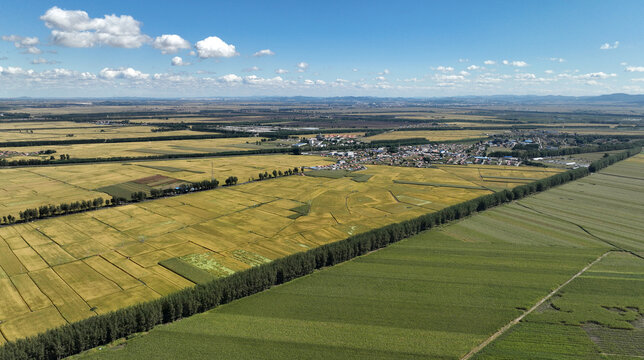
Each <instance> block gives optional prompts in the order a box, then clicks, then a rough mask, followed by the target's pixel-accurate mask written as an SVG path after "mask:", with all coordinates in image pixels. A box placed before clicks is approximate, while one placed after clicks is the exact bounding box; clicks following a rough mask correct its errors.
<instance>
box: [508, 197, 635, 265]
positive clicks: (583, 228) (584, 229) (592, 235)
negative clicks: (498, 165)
mask: <svg viewBox="0 0 644 360" xmlns="http://www.w3.org/2000/svg"><path fill="white" fill-rule="evenodd" d="M516 204H517V205H519V206H521V207H524V208H526V209H528V210H531V211H534V212H536V213H538V214H541V215H543V216H546V217H550V218H552V219H557V220H560V221H563V222H567V223H569V224H573V225H575V226H577V227H578V228H580V229H581V230H583V231H584V232H585V233H586V234H588V235H590V236H591V237H593V238H595V239H597V240H599V241H601V242H604V243H606V244H608V245H610V246H612V247H614V248H615V249H616V250H619V251H625V252H627V253H630V254H631V255H633V256H635V257H638V258H640V259H643V260H644V256H642V255H640V254H638V253H636V252H635V251H633V250H629V249H625V248H623V247H621V246H619V245H617V244H613V243H612V242H611V241H608V240H606V239H603V238H600V237H599V236H597V235H595V234H593V233H591V232H590V231H589V230H587V229H586V228H585V227H583V226H581V225H579V224H577V223H576V222H574V221H570V220H567V219H564V218H558V217H556V216H554V215H550V214H548V213H546V212H544V211H541V210H537V209H535V208H532V207H530V206H528V205H525V204H522V203H520V202H519V201H516Z"/></svg>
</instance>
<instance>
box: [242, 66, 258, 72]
mask: <svg viewBox="0 0 644 360" xmlns="http://www.w3.org/2000/svg"><path fill="white" fill-rule="evenodd" d="M260 70H261V69H260V68H259V66H251V67H249V68H245V69H244V71H245V72H255V71H260Z"/></svg>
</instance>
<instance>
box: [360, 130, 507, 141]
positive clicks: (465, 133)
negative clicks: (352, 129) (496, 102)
mask: <svg viewBox="0 0 644 360" xmlns="http://www.w3.org/2000/svg"><path fill="white" fill-rule="evenodd" d="M499 132H501V130H499ZM492 133H494V131H493V130H442V131H431V130H419V131H405V130H403V131H389V132H386V133H382V134H378V135H374V136H369V137H366V138H364V140H367V141H371V140H399V139H409V138H425V139H427V140H429V141H450V140H462V139H474V138H479V137H485V136H487V135H489V134H492Z"/></svg>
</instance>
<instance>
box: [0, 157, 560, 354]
mask: <svg viewBox="0 0 644 360" xmlns="http://www.w3.org/2000/svg"><path fill="white" fill-rule="evenodd" d="M273 158H278V159H279V160H271V159H273ZM291 159H297V161H296V160H291ZM314 160H315V161H318V162H319V161H321V160H320V159H314V158H309V161H314ZM253 161H254V166H263V167H267V166H268V167H270V166H269V165H266V164H265V162H267V161H277V162H278V163H279V164H280V166H285V165H287V164H286V162H287V161H292V162H291V164H296V163H297V165H302V162H303V161H305V158H303V157H295V156H292V157H288V156H282V157H281V158H280V157H277V156H271V157H269V158H266V159H263V160H260V159H258V157H249V159H247V160H246V168H245V171H248V172H249V175H251V174H250V171H251V170H250V168H251V167H252V166H253V165H251V164H252V163H253ZM240 163H243V162H242V161H240V158H238V157H236V158H232V159H231V161H230V163H228V164H225V165H224V164H219V163H218V165H217V166H218V167H221V168H223V167H226V168H228V167H230V169H227V171H235V170H234V168H236V167H238V166H239V165H237V164H240ZM164 164H166V163H164ZM187 164H189V163H184V165H187ZM261 164H263V165H261ZM203 165H207V163H206V164H202V167H201V169H204V170H205V168H207V166H203ZM119 166H121V167H123V168H126V169H127V168H130V167H136V166H137V165H127V166H125V165H119ZM68 168H70V170H69V171H70V172H68V173H67V174H65V173H63V172H64V171H65V169H66V168H65V167H61V168H59V169H56V170H51V171H52V172H53V173H58V174H59V175H58V176H60V177H61V178H62V179H72V178H73V177H72V176H70V173H71V172H73V170H71V169H76V170H78V169H77V168H76V167H75V166H74V167H72V166H70V167H68ZM48 169H49V168H48ZM42 170H43V171H46V169H42ZM256 170H257V169H254V171H256ZM479 170H480V169H478V168H476V167H471V169H468V167H441V168H428V169H416V168H401V167H386V166H370V167H369V169H367V170H363V171H361V172H359V173H360V174H362V175H363V177H362V178H361V180H360V181H356V180H354V178H350V177H342V178H338V179H331V178H326V177H312V176H290V177H282V178H278V179H272V180H266V181H260V182H252V183H248V184H242V185H238V186H234V187H228V188H219V189H215V190H210V191H204V192H199V193H193V194H187V195H182V196H176V197H170V198H164V199H158V200H152V201H146V202H142V203H136V204H129V205H125V206H120V207H113V208H107V209H102V210H97V211H90V212H85V213H80V214H74V215H68V216H62V217H57V218H50V219H45V220H39V221H34V222H30V223H24V224H17V225H13V226H4V227H0V303H2V304H3V306H2V307H1V308H0V333H1V336H0V342H3V341H6V340H15V339H17V338H21V337H25V336H29V335H33V334H36V333H38V332H41V331H44V330H46V329H48V328H51V327H54V326H57V325H60V324H64V323H66V322H72V321H77V320H80V319H83V318H86V317H89V316H92V315H94V314H102V313H105V312H109V311H111V310H114V309H117V308H120V307H124V306H128V305H132V304H135V303H138V302H141V301H145V300H151V299H154V298H157V297H160V296H163V295H166V294H168V293H171V292H173V291H176V290H179V289H181V288H184V287H187V286H191V285H192V284H193V283H192V282H191V281H189V280H187V279H186V278H184V277H182V276H180V275H178V274H177V273H175V272H173V271H170V270H168V269H167V268H165V267H163V266H161V265H159V262H160V261H164V260H167V259H171V258H176V257H181V259H182V260H184V261H188V262H190V263H191V264H193V265H194V266H195V267H197V268H201V269H205V270H208V271H209V272H210V273H211V274H215V275H217V276H226V275H227V274H230V273H233V272H235V271H239V270H243V269H246V268H248V267H250V266H254V265H257V264H260V263H262V262H266V261H270V260H273V259H277V258H280V257H283V256H286V255H289V254H293V253H296V252H300V251H303V250H306V249H309V248H313V247H316V246H320V245H323V244H327V243H330V242H334V241H338V240H341V239H344V238H346V237H348V236H350V235H353V234H356V233H360V232H363V231H367V230H369V229H372V228H377V227H381V226H384V225H387V224H390V223H394V222H399V221H401V220H405V219H410V218H413V217H416V216H418V215H421V214H425V213H428V212H433V211H436V210H438V209H441V208H443V207H446V206H449V205H452V204H456V203H460V202H462V201H465V200H468V199H472V198H475V197H477V196H480V195H484V194H488V193H490V191H489V190H485V189H473V188H459V187H458V186H463V187H477V186H479V184H478V180H477V176H478V179H479V180H480V176H479V175H478V174H479ZM532 170H534V171H532ZM489 171H490V173H491V174H500V175H505V174H506V172H509V173H510V174H512V175H517V173H516V169H515V168H504V167H496V168H493V169H491V170H489ZM524 171H525V172H526V174H527V173H528V172H529V175H530V176H531V177H534V178H538V177H546V176H548V175H551V174H552V173H553V170H550V169H548V171H543V170H542V169H540V168H535V169H530V168H526V169H524ZM555 171H556V170H555ZM79 174H80V175H81V176H80V178H78V179H74V180H71V181H74V182H75V183H78V184H84V186H86V187H87V188H90V187H93V186H98V185H101V184H105V183H106V182H108V181H112V182H113V183H115V182H118V181H121V180H118V179H119V178H120V179H122V177H120V176H125V175H126V174H127V170H126V171H125V173H123V174H118V173H117V174H114V173H112V170H111V169H108V168H103V169H102V171H96V172H95V173H94V175H93V176H92V175H89V174H83V172H79ZM49 175H51V174H49ZM193 175H194V174H193ZM136 176H138V175H136ZM125 177H126V176H125ZM468 177H469V178H471V179H472V180H468ZM365 178H367V180H366V181H364V179H365ZM396 181H407V182H416V183H419V184H420V185H418V184H403V183H397V182H396ZM427 184H433V185H427ZM441 184H444V185H448V186H441ZM70 186H74V185H73V184H70ZM302 208H305V209H306V210H305V211H302Z"/></svg>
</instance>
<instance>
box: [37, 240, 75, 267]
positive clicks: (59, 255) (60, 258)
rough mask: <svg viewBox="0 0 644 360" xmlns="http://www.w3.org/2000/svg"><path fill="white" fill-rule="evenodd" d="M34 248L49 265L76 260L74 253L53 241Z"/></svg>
mask: <svg viewBox="0 0 644 360" xmlns="http://www.w3.org/2000/svg"><path fill="white" fill-rule="evenodd" d="M33 249H34V250H36V252H37V253H38V255H40V256H41V257H42V258H43V259H44V260H45V262H47V264H48V265H49V266H55V265H60V264H64V263H68V262H72V261H74V260H76V259H75V258H74V257H73V256H72V255H70V254H69V253H68V252H67V251H65V250H64V249H63V248H62V247H60V245H58V244H56V243H54V242H53V241H52V242H50V243H48V244H45V245H38V246H34V247H33Z"/></svg>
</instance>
